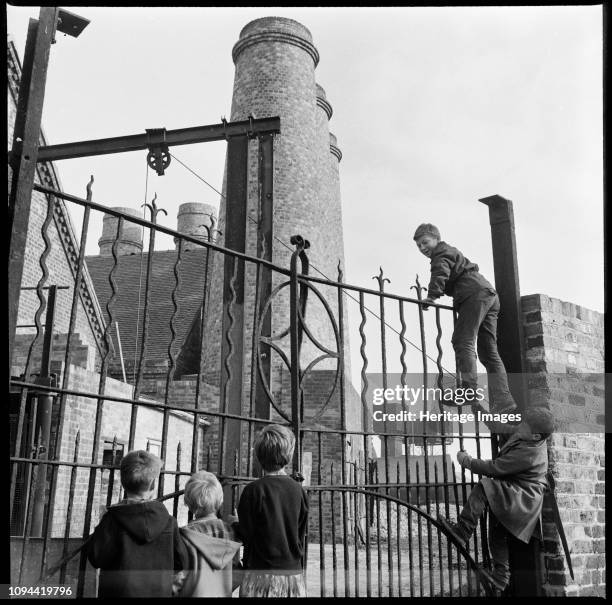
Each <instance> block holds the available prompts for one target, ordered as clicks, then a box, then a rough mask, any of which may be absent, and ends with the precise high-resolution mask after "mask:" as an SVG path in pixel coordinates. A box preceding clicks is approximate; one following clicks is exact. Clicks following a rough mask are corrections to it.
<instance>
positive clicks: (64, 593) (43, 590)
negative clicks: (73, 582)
mask: <svg viewBox="0 0 612 605" xmlns="http://www.w3.org/2000/svg"><path fill="white" fill-rule="evenodd" d="M69 596H72V586H9V597H69Z"/></svg>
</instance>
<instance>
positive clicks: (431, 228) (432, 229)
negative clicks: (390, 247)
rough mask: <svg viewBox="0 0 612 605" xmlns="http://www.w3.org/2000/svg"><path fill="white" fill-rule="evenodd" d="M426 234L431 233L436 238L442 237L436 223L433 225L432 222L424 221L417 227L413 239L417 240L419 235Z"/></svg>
mask: <svg viewBox="0 0 612 605" xmlns="http://www.w3.org/2000/svg"><path fill="white" fill-rule="evenodd" d="M424 235H431V236H432V237H435V238H436V239H441V238H440V231H439V230H438V228H437V227H436V226H435V225H432V224H431V223H422V224H421V225H419V226H418V227H417V230H416V231H415V232H414V237H413V238H412V239H414V241H415V242H416V240H418V239H419V237H423V236H424Z"/></svg>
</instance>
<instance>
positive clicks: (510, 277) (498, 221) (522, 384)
mask: <svg viewBox="0 0 612 605" xmlns="http://www.w3.org/2000/svg"><path fill="white" fill-rule="evenodd" d="M479 201H480V202H482V203H483V204H485V205H487V206H488V207H489V222H490V224H491V240H492V243H493V268H494V272H495V289H496V290H497V294H498V296H499V303H500V312H499V318H498V322H497V340H498V349H499V355H500V357H501V358H502V361H503V362H504V365H505V366H506V371H507V372H508V383H509V386H510V391H511V393H512V396H513V397H514V400H515V401H516V403H517V405H518V406H519V407H520V408H524V407H525V406H526V405H527V399H526V393H527V388H526V387H527V383H526V380H525V376H524V372H525V347H524V343H523V328H522V326H523V323H522V321H521V290H520V286H519V273H518V261H517V256H516V238H515V233H514V212H513V209H512V202H511V201H510V200H507V199H505V198H503V197H501V196H500V195H491V196H489V197H484V198H481V199H480V200H479Z"/></svg>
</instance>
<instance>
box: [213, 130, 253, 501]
mask: <svg viewBox="0 0 612 605" xmlns="http://www.w3.org/2000/svg"><path fill="white" fill-rule="evenodd" d="M248 145H249V140H248V138H247V136H246V135H244V136H237V137H231V138H230V139H229V141H228V145H227V195H226V207H225V247H226V248H229V249H230V250H235V251H237V252H245V251H246V221H247V201H248V199H247V195H248V157H249V146H248ZM244 272H245V261H243V260H242V259H239V258H231V257H228V256H226V257H225V259H224V276H223V322H222V324H223V325H222V332H221V333H222V335H223V338H222V345H221V384H220V411H221V412H225V413H228V414H236V415H240V414H241V412H242V398H243V372H244ZM220 425H221V427H222V431H221V435H220V443H221V446H222V448H223V456H222V458H221V460H220V464H221V468H220V472H221V474H224V473H231V471H232V469H233V468H234V456H235V452H239V451H240V444H241V428H242V427H241V423H240V421H239V420H233V419H232V420H230V419H224V418H222V419H221V421H220ZM224 500H225V502H226V503H227V505H229V503H230V502H231V487H227V488H226V490H225V499H224ZM227 505H226V506H227ZM228 512H229V511H228Z"/></svg>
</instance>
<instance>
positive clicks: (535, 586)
mask: <svg viewBox="0 0 612 605" xmlns="http://www.w3.org/2000/svg"><path fill="white" fill-rule="evenodd" d="M479 201H480V202H482V203H483V204H485V205H487V206H488V207H489V222H490V224H491V239H492V241H493V267H494V271H495V288H496V290H497V293H498V295H499V302H500V307H501V309H500V313H499V320H498V325H497V333H498V348H499V354H500V356H501V358H502V361H503V362H504V365H505V366H506V370H507V372H508V384H509V386H510V391H511V392H512V396H513V397H514V399H515V401H516V403H517V405H518V406H519V407H520V408H521V409H525V407H526V406H527V405H528V401H527V380H526V378H527V377H526V375H525V373H524V372H525V348H524V344H523V330H522V321H521V291H520V287H519V275H518V261H517V256H516V238H515V233H514V212H513V209H512V202H511V201H510V200H507V199H505V198H503V197H501V196H500V195H491V196H489V197H485V198H481V199H480V200H479ZM536 542H537V540H536V539H532V540H531V542H530V543H529V544H524V543H523V542H520V541H519V540H515V539H512V540H509V544H508V545H509V548H510V568H511V573H512V580H511V593H512V595H513V596H517V597H524V596H539V595H541V594H542V586H541V579H540V572H539V552H538V548H537V546H538V545H537V544H536Z"/></svg>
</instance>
